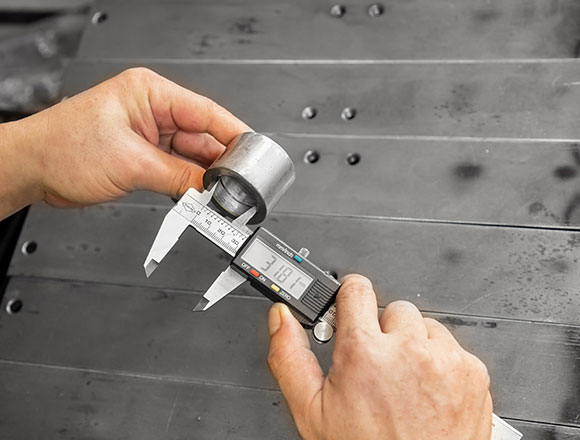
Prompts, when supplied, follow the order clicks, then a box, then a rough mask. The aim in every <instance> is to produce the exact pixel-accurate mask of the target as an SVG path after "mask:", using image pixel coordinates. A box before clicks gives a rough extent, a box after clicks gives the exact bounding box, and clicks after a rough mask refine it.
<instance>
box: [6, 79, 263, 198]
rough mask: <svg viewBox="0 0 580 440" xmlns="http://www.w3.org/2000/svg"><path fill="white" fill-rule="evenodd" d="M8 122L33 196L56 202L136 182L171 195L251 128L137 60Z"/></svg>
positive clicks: (121, 191)
mask: <svg viewBox="0 0 580 440" xmlns="http://www.w3.org/2000/svg"><path fill="white" fill-rule="evenodd" d="M8 125H11V127H9V128H10V129H9V132H8V133H9V135H11V138H12V139H13V140H16V143H17V145H16V147H14V148H16V149H17V150H18V149H21V150H22V151H23V153H24V151H25V150H26V162H25V164H26V165H25V168H26V169H27V170H32V169H33V170H34V173H33V175H34V178H35V181H34V182H32V183H33V185H34V188H35V197H34V198H35V199H43V200H45V201H46V202H47V203H49V204H50V205H53V206H57V207H74V206H79V205H90V204H95V203H100V202H107V201H110V200H113V199H117V198H119V197H122V196H124V195H126V194H127V193H128V192H130V191H133V190H137V189H143V190H151V191H155V192H158V193H162V194H166V195H168V196H173V197H180V196H181V195H182V194H183V193H184V192H185V191H186V190H187V189H188V188H191V187H195V188H197V189H201V185H202V183H201V179H202V175H203V172H204V168H206V167H207V166H208V165H210V164H211V163H212V162H213V161H214V160H215V159H216V158H217V157H218V156H219V155H220V154H221V153H222V152H223V151H224V148H225V147H224V146H225V145H227V144H228V143H229V142H230V141H231V140H232V139H233V138H234V137H235V136H236V135H238V134H240V133H243V132H246V131H251V130H250V128H249V127H248V126H247V125H246V124H244V123H243V122H242V121H240V120H239V119H237V118H236V117H234V116H233V115H232V114H231V113H229V112H228V111H227V110H225V109H224V108H222V107H220V106H219V105H218V104H216V103H215V102H213V101H211V100H210V99H208V98H205V97H203V96H200V95H198V94H196V93H194V92H192V91H190V90H187V89H185V88H182V87H180V86H178V85H177V84H175V83H173V82H171V81H169V80H167V79H165V78H163V77H161V76H159V75H158V74H156V73H154V72H152V71H150V70H147V69H144V68H137V69H130V70H127V71H125V72H123V73H121V74H120V75H117V76H116V77H114V78H112V79H110V80H108V81H105V82H103V83H101V84H99V85H97V86H96V87H93V88H92V89H89V90H87V91H85V92H83V93H81V94H79V95H77V96H74V97H72V98H70V99H67V100H65V101H63V102H61V103H59V104H57V105H55V106H54V107H51V108H49V109H47V110H45V111H43V112H40V113H38V114H36V115H34V116H31V117H29V118H26V119H24V120H21V121H18V122H15V123H11V124H8ZM19 142H20V145H18V143H19ZM8 166H9V165H8ZM30 174H31V175H32V173H30ZM33 201H35V200H29V201H28V203H31V202H33Z"/></svg>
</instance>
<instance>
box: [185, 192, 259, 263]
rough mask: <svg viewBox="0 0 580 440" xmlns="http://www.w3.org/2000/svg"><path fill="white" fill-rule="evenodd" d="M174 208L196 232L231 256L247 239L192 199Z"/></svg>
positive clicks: (225, 221)
mask: <svg viewBox="0 0 580 440" xmlns="http://www.w3.org/2000/svg"><path fill="white" fill-rule="evenodd" d="M175 208H176V211H177V212H178V213H179V214H180V215H182V216H183V217H185V218H186V219H187V220H189V221H190V223H191V226H193V227H194V228H195V230H196V231H198V232H199V233H200V234H202V235H203V236H204V237H206V238H207V239H209V240H210V241H212V242H213V243H214V244H216V245H217V246H219V247H220V248H221V249H223V250H224V251H226V252H227V253H229V254H230V255H232V256H235V254H236V252H237V251H238V249H239V248H240V246H241V245H242V244H244V242H245V241H246V240H247V238H248V236H247V235H246V234H245V233H243V232H241V231H239V230H238V229H237V228H236V227H234V226H233V225H232V224H231V223H230V222H228V221H227V220H226V219H224V218H223V217H222V216H220V215H219V214H218V213H216V212H214V211H213V210H212V209H210V208H208V207H207V206H205V205H203V204H201V203H199V202H198V201H197V200H195V199H193V198H188V200H187V201H182V202H181V203H179V204H178V205H176V207H175Z"/></svg>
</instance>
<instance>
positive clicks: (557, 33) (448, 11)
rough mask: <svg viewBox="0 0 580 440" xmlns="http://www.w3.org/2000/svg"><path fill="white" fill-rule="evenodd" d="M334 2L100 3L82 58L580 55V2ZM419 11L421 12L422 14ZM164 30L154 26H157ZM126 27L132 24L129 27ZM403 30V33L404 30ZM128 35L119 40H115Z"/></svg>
mask: <svg viewBox="0 0 580 440" xmlns="http://www.w3.org/2000/svg"><path fill="white" fill-rule="evenodd" d="M371 3H372V2H365V1H348V2H344V3H342V2H341V4H343V5H344V6H345V8H346V13H345V14H344V16H343V17H342V18H336V17H333V16H332V15H331V14H330V12H329V11H330V7H331V5H332V4H333V3H332V2H327V1H312V0H293V1H292V2H288V1H283V0H275V1H272V0H270V1H265V0H252V1H246V2H244V3H243V7H240V2H227V1H220V2H215V1H211V0H204V1H196V2H189V3H184V2H169V1H164V2H159V4H152V5H148V6H147V7H140V4H142V2H138V3H137V4H136V3H135V2H127V1H123V2H121V1H117V0H115V1H99V2H97V3H96V5H95V8H94V10H95V11H102V12H105V13H107V16H108V19H107V21H105V22H103V23H101V24H98V25H91V26H89V28H88V30H87V34H86V36H85V38H84V41H83V45H82V48H81V51H80V53H79V56H80V57H82V58H99V59H111V58H117V59H158V60H159V59H192V58H193V59H201V60H203V59H234V60H236V59H238V60H244V59H266V60H268V59H290V60H291V59H335V60H343V59H357V60H377V59H405V58H407V59H408V58H411V59H449V58H463V59H486V58H571V57H576V56H577V51H578V47H577V43H578V33H579V32H580V5H578V3H577V2H576V1H575V0H561V1H546V0H531V1H526V2H521V1H517V0H509V1H506V0H503V1H501V0H494V1H489V2H482V1H479V0H463V1H447V0H419V1H415V2H384V3H383V4H384V5H385V6H384V7H385V12H384V14H383V15H381V16H380V17H375V18H371V17H369V15H368V12H367V9H368V7H369V5H370V4H371ZM418 11H420V13H418ZM153 28H154V29H156V30H158V31H157V32H151V29H153ZM127 29H131V32H130V33H128V32H127ZM402 35H404V38H401V36H402ZM119 41H122V42H123V44H119Z"/></svg>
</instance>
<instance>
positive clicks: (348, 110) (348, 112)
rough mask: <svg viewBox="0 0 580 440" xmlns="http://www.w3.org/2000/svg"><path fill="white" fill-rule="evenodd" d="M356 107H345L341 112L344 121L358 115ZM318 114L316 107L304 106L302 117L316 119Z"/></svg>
mask: <svg viewBox="0 0 580 440" xmlns="http://www.w3.org/2000/svg"><path fill="white" fill-rule="evenodd" d="M356 113H357V112H356V109H355V108H354V107H345V108H344V109H343V110H342V112H341V113H340V117H341V118H342V120H344V121H351V120H353V119H354V118H355V116H356ZM317 114H318V110H316V108H315V107H312V106H310V105H309V106H307V107H304V109H303V110H302V119H306V120H308V119H314V118H315V117H316V115H317Z"/></svg>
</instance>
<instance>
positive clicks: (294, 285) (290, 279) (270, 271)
mask: <svg viewBox="0 0 580 440" xmlns="http://www.w3.org/2000/svg"><path fill="white" fill-rule="evenodd" d="M242 259H244V260H245V261H246V263H248V264H249V265H251V266H253V267H254V268H256V269H257V270H258V271H259V272H260V273H262V275H264V276H265V277H268V278H270V279H271V280H272V281H274V282H275V283H276V284H278V286H279V287H280V288H282V289H283V290H285V291H286V292H288V293H289V294H290V295H292V296H293V297H294V298H296V299H299V298H300V297H301V296H302V295H303V294H304V291H305V290H306V288H307V287H308V286H309V285H310V283H311V282H312V278H311V277H309V276H308V275H306V274H305V273H304V272H302V271H301V270H300V269H298V268H297V267H296V266H294V265H293V264H292V263H290V262H289V261H288V260H286V258H285V257H282V256H281V255H279V254H278V253H277V252H274V251H273V250H272V249H270V247H268V246H266V245H265V244H264V243H262V242H261V241H260V240H258V239H256V240H255V241H254V242H253V243H252V244H251V245H250V246H249V247H248V249H246V251H245V252H244V254H243V255H242Z"/></svg>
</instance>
